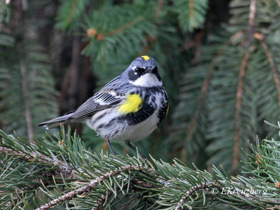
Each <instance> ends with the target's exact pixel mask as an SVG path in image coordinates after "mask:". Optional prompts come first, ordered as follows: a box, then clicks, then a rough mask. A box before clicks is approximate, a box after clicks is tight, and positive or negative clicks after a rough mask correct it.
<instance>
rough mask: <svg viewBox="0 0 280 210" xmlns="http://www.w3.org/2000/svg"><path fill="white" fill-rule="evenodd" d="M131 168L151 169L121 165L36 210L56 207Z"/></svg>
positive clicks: (133, 169) (135, 169) (134, 169)
mask: <svg viewBox="0 0 280 210" xmlns="http://www.w3.org/2000/svg"><path fill="white" fill-rule="evenodd" d="M131 170H132V171H139V170H149V169H148V168H143V167H142V166H131V165H128V166H123V167H120V168H118V169H116V170H114V171H109V172H107V173H105V174H104V175H103V176H100V177H98V178H96V179H94V180H92V181H91V182H89V183H88V184H87V185H85V186H83V187H80V188H77V189H75V190H72V191H70V192H68V193H65V194H64V195H62V196H60V197H58V198H56V199H53V200H52V201H50V202H48V203H46V204H44V205H41V206H40V207H39V208H37V209H36V210H44V209H49V208H51V207H54V206H56V205H58V204H59V203H61V202H63V201H66V200H69V199H71V198H73V197H74V196H76V195H78V194H81V193H84V192H87V191H90V190H91V189H92V188H93V187H95V186H96V185H97V184H99V183H100V182H102V181H104V180H106V179H108V178H109V177H112V176H114V175H116V174H119V173H121V172H125V171H131Z"/></svg>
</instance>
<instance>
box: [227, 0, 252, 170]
mask: <svg viewBox="0 0 280 210" xmlns="http://www.w3.org/2000/svg"><path fill="white" fill-rule="evenodd" d="M256 4H257V0H251V2H250V8H249V21H248V28H247V35H248V37H247V39H245V40H244V42H243V43H242V44H243V46H244V47H246V48H247V49H246V52H245V53H244V55H243V57H242V61H241V64H240V68H239V77H238V85H237V90H236V103H235V115H234V137H233V141H234V145H233V158H232V169H233V171H232V174H235V173H236V169H237V166H238V162H239V144H240V142H239V141H240V125H241V121H240V114H241V105H242V94H243V83H244V77H245V73H246V68H247V65H248V60H249V57H250V51H249V49H250V47H251V44H252V38H253V33H254V22H255V16H256Z"/></svg>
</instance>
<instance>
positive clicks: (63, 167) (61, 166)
mask: <svg viewBox="0 0 280 210" xmlns="http://www.w3.org/2000/svg"><path fill="white" fill-rule="evenodd" d="M0 136H2V137H4V138H5V137H6V138H8V136H7V135H6V134H5V133H4V132H3V131H2V130H0ZM1 144H2V142H1V141H0V153H4V154H6V155H14V156H19V157H21V158H23V159H25V160H27V161H37V162H40V163H44V164H48V165H52V166H54V167H57V169H58V172H59V173H62V174H63V175H64V176H65V177H66V178H72V179H75V178H76V175H75V174H74V172H73V170H72V169H71V168H69V166H68V165H67V164H65V163H64V162H62V161H61V160H58V159H57V158H53V159H52V158H50V157H47V156H46V155H43V154H42V153H40V152H38V151H36V150H35V151H36V152H31V151H28V150H22V151H19V150H15V149H11V148H8V147H7V146H6V145H3V144H2V146H1Z"/></svg>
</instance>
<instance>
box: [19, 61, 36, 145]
mask: <svg viewBox="0 0 280 210" xmlns="http://www.w3.org/2000/svg"><path fill="white" fill-rule="evenodd" d="M20 73H21V85H22V94H23V100H24V113H25V120H26V126H27V136H28V140H29V142H30V143H34V140H33V126H32V116H31V109H30V103H29V90H28V86H27V83H28V82H27V70H26V65H25V62H24V60H23V58H22V57H21V56H20Z"/></svg>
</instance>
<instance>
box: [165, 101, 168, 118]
mask: <svg viewBox="0 0 280 210" xmlns="http://www.w3.org/2000/svg"><path fill="white" fill-rule="evenodd" d="M168 113H169V104H168V105H167V110H166V113H165V117H166V116H167V115H168Z"/></svg>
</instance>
